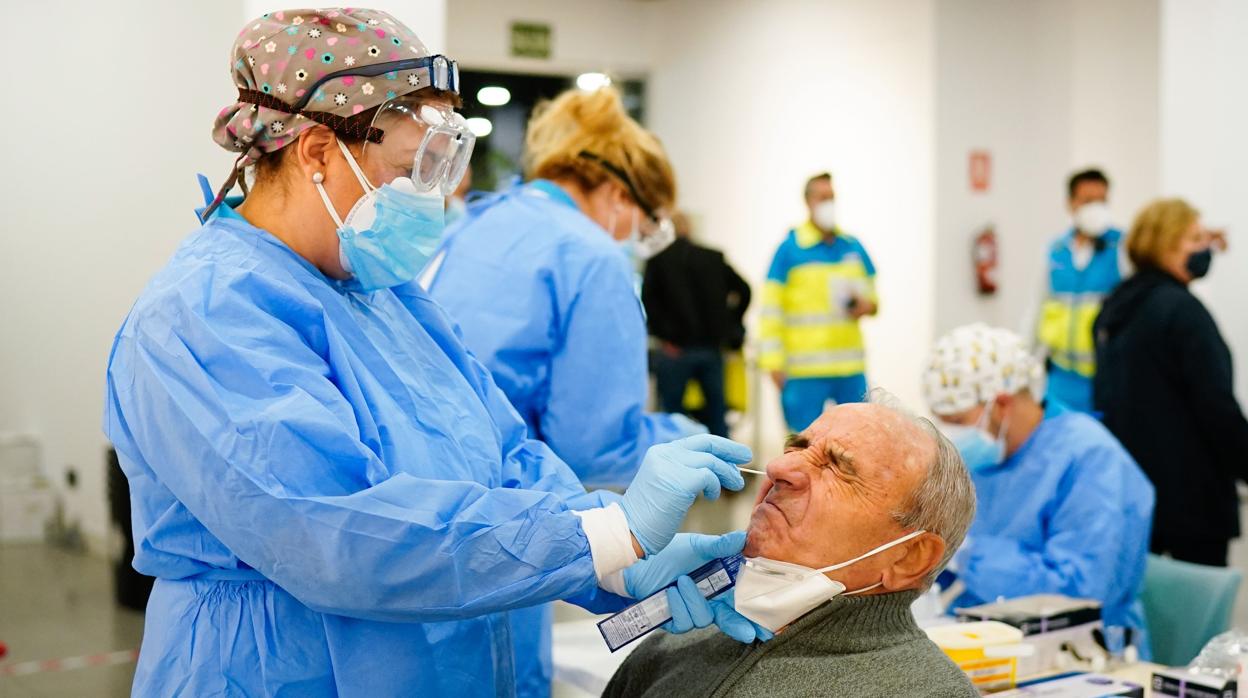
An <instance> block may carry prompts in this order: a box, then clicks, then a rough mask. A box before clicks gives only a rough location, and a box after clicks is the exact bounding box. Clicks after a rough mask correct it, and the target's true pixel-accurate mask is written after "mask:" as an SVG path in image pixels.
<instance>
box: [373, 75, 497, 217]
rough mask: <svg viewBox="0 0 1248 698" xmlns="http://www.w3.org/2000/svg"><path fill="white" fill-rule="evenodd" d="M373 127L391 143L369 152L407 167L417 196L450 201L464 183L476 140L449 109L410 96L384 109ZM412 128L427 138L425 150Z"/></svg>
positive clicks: (374, 144)
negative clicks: (408, 134)
mask: <svg viewBox="0 0 1248 698" xmlns="http://www.w3.org/2000/svg"><path fill="white" fill-rule="evenodd" d="M373 123H374V124H377V125H379V126H378V127H379V128H383V129H384V130H386V131H387V135H388V136H389V137H387V138H385V139H384V140H383V141H382V142H381V143H380V144H378V143H366V144H365V146H364V152H365V154H367V153H368V152H369V150H370V149H373V150H380V151H381V155H380V157H381V159H382V161H383V162H386V163H394V164H395V165H397V166H399V167H401V169H402V170H403V176H410V177H411V179H412V182H413V183H414V184H415V185H416V189H417V191H420V192H427V193H433V192H437V193H439V194H441V195H442V196H450V195H451V194H452V193H454V191H455V189H456V188H457V187H458V186H459V182H460V180H462V179H463V178H464V172H465V171H466V170H467V169H468V163H469V161H470V160H471V159H472V149H473V146H474V144H475V143H476V136H474V135H473V134H472V132H471V131H469V130H468V125H467V120H466V119H464V117H463V115H461V114H459V113H458V112H456V111H455V110H454V109H453V108H452V107H451V106H450V105H449V104H446V103H444V102H441V101H436V100H428V99H424V98H421V97H417V96H415V95H408V96H405V97H400V98H398V99H393V100H390V101H389V102H386V103H385V104H383V105H382V106H381V107H380V108H379V109H378V110H377V115H376V116H375V117H374V118H373ZM412 127H414V128H416V129H419V131H418V132H419V133H421V134H422V135H421V137H420V142H419V144H415V139H414V138H412V137H404V132H405V131H408V130H410V129H411V128H412Z"/></svg>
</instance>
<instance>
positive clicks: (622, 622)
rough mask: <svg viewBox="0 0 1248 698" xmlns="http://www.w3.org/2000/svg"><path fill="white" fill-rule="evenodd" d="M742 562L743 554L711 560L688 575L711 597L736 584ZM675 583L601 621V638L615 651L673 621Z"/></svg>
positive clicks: (599, 627)
mask: <svg viewBox="0 0 1248 698" xmlns="http://www.w3.org/2000/svg"><path fill="white" fill-rule="evenodd" d="M741 561H742V556H741V554H740V553H738V554H736V555H733V556H731V557H726V558H720V559H718V560H712V561H710V562H708V563H706V564H705V565H702V566H701V567H699V568H698V569H696V570H694V571H693V572H691V573H689V578H690V579H692V580H693V581H694V583H695V584H697V586H698V591H700V592H702V596H703V597H705V598H708V599H712V598H715V597H716V596H719V595H720V594H722V593H724V592H725V591H728V590H729V589H731V588H732V587H733V585H734V584H736V581H737V568H738V567H740V566H741ZM674 586H676V584H675V583H674V582H673V583H672V584H669V585H667V587H664V588H663V589H660V590H658V591H656V592H655V593H653V594H651V595H650V596H647V597H646V598H644V599H642V600H641V601H638V602H637V603H635V604H633V605H632V606H629V607H628V608H626V609H624V610H623V611H620V612H619V613H617V614H615V615H613V616H611V617H610V618H607V619H606V620H604V621H601V622H599V623H598V631H599V632H601V633H602V639H604V640H606V641H607V647H609V648H611V651H612V652H614V651H616V650H618V649H620V648H621V647H623V646H624V645H627V644H628V643H630V642H632V641H633V640H636V639H637V638H639V637H641V636H643V635H645V634H646V633H648V632H650V631H651V630H654V629H655V628H657V627H659V626H660V625H663V624H664V623H666V622H667V621H669V620H671V619H672V611H671V608H670V607H669V606H668V605H667V589H668V588H670V587H674Z"/></svg>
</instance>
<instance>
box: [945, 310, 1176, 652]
mask: <svg viewBox="0 0 1248 698" xmlns="http://www.w3.org/2000/svg"><path fill="white" fill-rule="evenodd" d="M923 393H924V398H925V399H926V400H927V403H928V406H929V407H930V408H931V410H932V413H933V414H935V415H936V416H937V417H938V418H939V419H940V428H941V430H943V431H944V432H945V433H946V434H947V435H948V436H949V438H950V439H952V440H953V442H954V444H956V445H957V447H958V450H959V451H960V452H961V453H962V458H963V460H964V461H965V462H966V467H967V468H968V469H969V470H970V472H971V477H972V478H973V479H974V481H975V490H976V492H977V494H978V496H979V513H978V515H977V516H976V519H975V523H974V525H973V526H972V527H971V533H970V535H969V536H967V542H966V543H965V544H964V545H963V546H962V550H960V551H959V552H958V554H957V555H956V556H955V557H954V564H953V565H951V570H954V571H956V574H957V581H958V582H960V583H961V585H963V586H964V591H963V592H962V593H961V594H959V595H958V596H957V597H956V598H955V599H954V602H953V606H954V607H955V608H957V607H965V606H976V605H979V604H982V603H987V602H990V601H993V600H996V599H998V598H1002V597H1004V598H1015V597H1019V596H1029V595H1032V594H1064V595H1066V596H1071V597H1075V598H1087V599H1096V600H1098V601H1100V602H1101V604H1102V608H1101V613H1102V617H1103V619H1104V621H1105V625H1107V626H1118V627H1124V628H1128V629H1129V630H1130V632H1129V633H1124V634H1123V636H1124V637H1126V638H1127V639H1128V640H1129V641H1130V642H1131V643H1132V644H1134V645H1135V646H1136V647H1137V649H1138V650H1139V652H1140V655H1141V656H1143V657H1145V658H1147V657H1148V656H1149V645H1148V637H1147V634H1146V629H1145V624H1144V609H1143V607H1142V605H1141V604H1140V600H1139V593H1140V587H1141V586H1142V584H1143V582H1144V563H1145V559H1146V555H1147V553H1148V533H1149V524H1150V522H1151V521H1152V515H1153V501H1154V496H1153V486H1152V484H1150V483H1149V481H1148V478H1146V477H1145V476H1144V473H1143V471H1141V470H1140V467H1139V466H1138V465H1136V463H1135V460H1134V459H1132V458H1131V454H1129V453H1127V451H1126V449H1124V448H1123V447H1122V444H1120V443H1118V440H1117V439H1115V438H1114V436H1113V434H1111V433H1109V431H1108V430H1107V429H1106V428H1105V427H1104V426H1102V425H1101V423H1100V422H1098V421H1096V420H1095V419H1093V418H1092V417H1090V416H1088V415H1086V414H1083V413H1080V412H1074V411H1069V410H1067V409H1066V408H1064V407H1062V406H1060V404H1059V403H1058V402H1055V401H1054V402H1050V403H1049V404H1047V405H1046V404H1044V403H1041V402H1040V401H1039V396H1041V395H1044V372H1043V370H1042V368H1041V365H1040V362H1039V361H1038V360H1037V359H1036V358H1035V357H1034V356H1032V355H1031V354H1030V353H1029V352H1028V351H1027V349H1026V347H1025V345H1024V344H1023V341H1022V339H1021V338H1020V337H1018V336H1017V335H1015V334H1013V333H1012V332H1009V331H1006V330H1001V329H996V328H993V327H988V326H986V325H983V324H974V325H968V326H966V327H960V328H958V329H956V330H954V331H953V332H950V333H949V334H948V335H946V336H944V337H942V338H941V339H940V340H939V341H938V342H937V343H936V349H935V351H934V352H933V355H932V359H931V361H930V363H929V365H928V368H927V371H926V374H925V376H924V383H923ZM950 574H951V573H950ZM947 576H948V575H947ZM941 581H942V582H946V586H949V587H950V588H952V587H953V586H954V584H955V582H953V580H951V579H948V580H947V579H942V580H941ZM951 593H956V592H951ZM1111 637H1117V634H1112V635H1111ZM1115 649H1116V648H1115Z"/></svg>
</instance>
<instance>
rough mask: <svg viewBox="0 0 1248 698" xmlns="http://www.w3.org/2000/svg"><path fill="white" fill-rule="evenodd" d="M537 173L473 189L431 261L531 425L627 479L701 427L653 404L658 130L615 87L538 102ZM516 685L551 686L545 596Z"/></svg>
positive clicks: (600, 480)
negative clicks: (640, 290) (646, 275)
mask: <svg viewBox="0 0 1248 698" xmlns="http://www.w3.org/2000/svg"><path fill="white" fill-rule="evenodd" d="M525 174H526V176H527V178H528V181H527V183H524V184H520V185H518V186H515V187H513V188H511V189H510V190H508V191H506V192H503V193H502V194H499V195H497V196H495V197H492V198H489V199H487V200H484V201H478V202H475V203H474V204H473V205H472V206H471V207H470V209H469V212H468V215H467V217H466V220H465V221H464V222H463V223H462V224H460V225H458V226H456V227H455V228H454V229H452V230H451V231H449V232H448V234H447V239H446V241H445V242H444V244H443V247H442V249H441V250H439V252H438V254H436V255H435V256H434V259H433V261H432V262H431V264H430V266H429V268H428V269H427V270H426V273H425V274H424V275H423V279H424V283H426V284H427V288H428V289H429V293H430V295H432V296H433V297H434V298H435V299H436V300H437V301H438V302H439V303H441V304H442V305H443V307H445V308H446V309H447V311H448V312H449V313H450V314H451V317H453V318H455V320H456V322H458V323H459V325H460V327H461V328H462V329H463V332H464V342H465V343H466V344H467V345H468V347H469V348H470V349H471V350H472V351H473V353H475V354H476V355H477V356H478V357H479V358H480V359H481V361H482V362H483V363H484V364H485V365H486V366H487V367H488V368H489V369H490V371H491V373H493V374H494V377H495V379H496V380H497V381H498V384H499V387H501V388H502V389H503V392H505V393H506V394H507V397H508V399H510V400H511V403H512V404H513V405H515V407H516V410H517V411H519V412H520V415H521V416H522V417H523V418H524V421H525V423H526V424H528V426H529V433H531V434H532V435H533V437H534V438H537V439H541V440H542V441H544V442H546V444H547V445H548V446H550V448H551V449H552V450H553V451H554V452H555V453H557V454H559V456H560V457H561V458H563V460H565V461H567V463H568V465H570V466H571V467H572V469H573V470H574V471H575V472H576V474H577V475H578V476H579V477H580V478H581V481H582V482H584V483H585V484H586V485H587V486H598V487H607V486H616V487H618V486H620V485H622V484H624V483H627V482H628V481H629V480H630V479H631V478H632V477H633V473H635V472H636V470H637V467H638V466H639V465H640V463H641V458H642V456H643V455H644V454H645V452H646V449H648V448H650V446H652V445H654V444H656V443H662V442H664V441H670V440H671V439H674V438H679V437H682V436H687V435H689V434H693V433H698V432H702V431H705V429H704V428H703V427H702V426H701V425H699V424H697V423H696V422H694V421H693V420H691V419H689V418H688V417H685V416H684V415H680V414H661V413H649V412H647V411H646V403H647V400H648V392H649V381H648V376H647V372H646V363H647V356H646V321H645V317H644V314H643V312H642V307H641V303H640V300H639V298H638V295H637V290H636V284H635V281H634V271H633V268H632V266H631V257H633V256H642V257H647V256H650V255H651V254H653V253H655V252H657V251H658V250H659V249H661V248H662V247H663V246H664V245H665V244H666V243H670V242H671V240H672V239H673V238H674V231H673V228H672V225H671V221H670V220H669V219H668V218H667V212H668V211H669V210H670V209H671V206H672V203H673V201H674V199H675V195H676V183H675V178H674V176H673V174H672V168H671V165H670V164H669V163H668V160H667V156H666V154H665V153H664V152H663V148H662V146H661V145H660V144H659V142H658V140H657V139H656V138H655V137H654V136H653V135H652V134H650V133H649V132H647V131H646V130H645V129H643V128H642V127H641V126H639V125H638V124H637V123H636V122H635V121H633V120H632V119H631V118H630V117H629V116H628V114H627V112H626V111H625V110H624V106H623V104H621V102H620V97H619V94H618V93H617V92H616V91H615V90H614V89H610V88H607V89H601V90H597V91H594V92H584V91H580V90H571V91H568V92H565V93H564V94H562V95H560V96H559V97H558V98H556V99H555V100H553V101H551V102H549V103H546V104H545V105H543V106H539V107H538V110H537V111H536V113H535V114H534V116H533V119H532V120H531V121H530V123H529V128H528V133H527V136H526V142H525ZM513 617H514V618H515V622H514V623H513V636H514V637H515V640H516V654H517V661H518V667H517V672H518V675H519V677H520V678H519V684H520V688H521V695H525V696H543V695H546V694H548V693H549V692H550V680H551V676H552V669H551V659H550V624H551V611H550V609H549V608H534V609H528V610H525V611H521V612H518V613H516V614H513Z"/></svg>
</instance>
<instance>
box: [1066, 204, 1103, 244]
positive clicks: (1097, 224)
mask: <svg viewBox="0 0 1248 698" xmlns="http://www.w3.org/2000/svg"><path fill="white" fill-rule="evenodd" d="M1110 224H1111V221H1110V213H1109V205H1108V204H1106V203H1105V202H1104V201H1092V202H1089V203H1086V204H1084V205H1082V206H1080V207H1079V208H1077V209H1075V228H1077V229H1078V230H1079V232H1081V233H1083V234H1084V235H1087V236H1089V237H1094V238H1099V237H1100V236H1102V235H1104V234H1105V231H1107V230H1109V226H1110Z"/></svg>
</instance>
